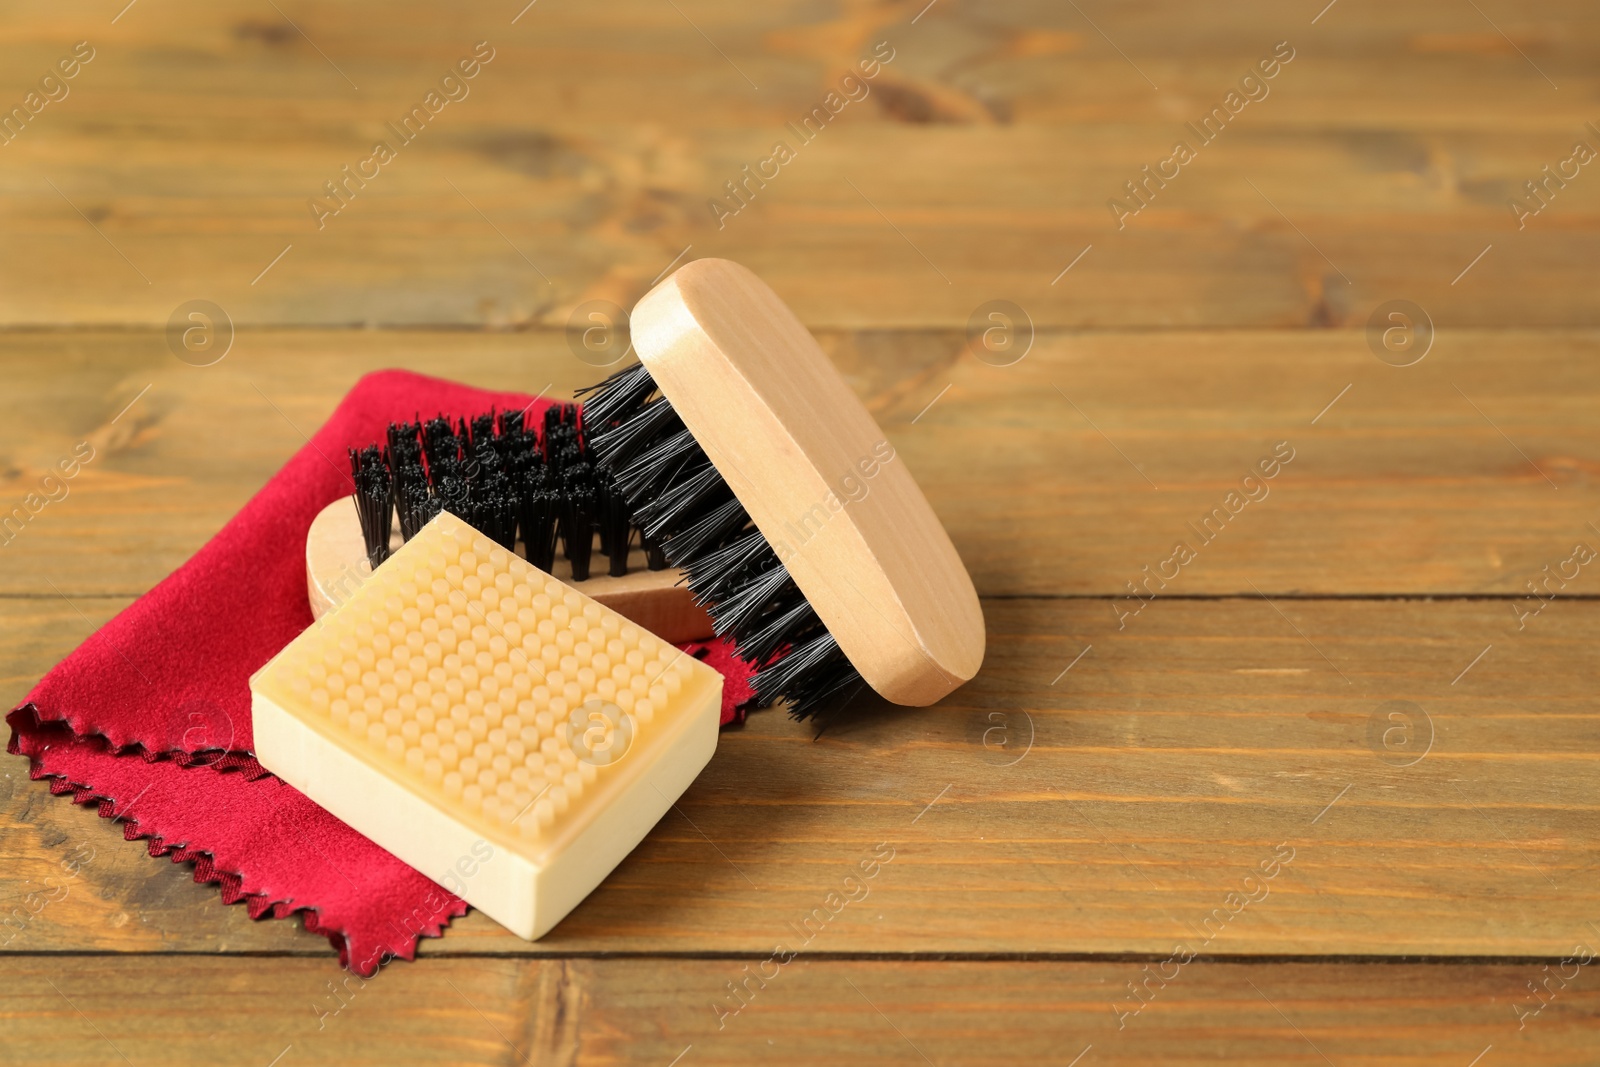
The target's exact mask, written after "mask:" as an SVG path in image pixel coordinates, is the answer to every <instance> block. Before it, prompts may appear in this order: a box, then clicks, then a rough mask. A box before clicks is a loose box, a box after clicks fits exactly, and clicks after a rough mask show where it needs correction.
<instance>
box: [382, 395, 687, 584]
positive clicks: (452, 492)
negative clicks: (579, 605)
mask: <svg viewBox="0 0 1600 1067" xmlns="http://www.w3.org/2000/svg"><path fill="white" fill-rule="evenodd" d="M350 470H351V477H352V480H353V481H354V483H355V486H356V492H355V496H354V499H355V504H356V513H357V516H358V518H359V521H360V524H361V535H362V539H363V541H364V543H365V547H366V552H367V559H368V562H369V564H370V565H371V566H372V567H374V568H376V567H377V566H378V565H379V564H381V563H382V562H383V561H384V560H385V559H387V558H388V556H389V541H390V538H391V536H392V534H393V527H394V516H395V515H396V514H398V516H399V519H400V539H401V541H402V542H405V541H408V540H410V539H411V538H412V537H414V536H415V535H416V533H417V531H419V530H421V529H422V527H423V526H424V525H426V524H427V522H428V520H429V519H432V518H433V517H434V516H435V515H437V514H439V512H440V511H448V512H450V513H451V514H453V515H456V516H458V517H459V518H461V519H463V520H465V521H466V522H468V523H470V524H471V525H472V526H474V527H475V528H477V529H478V530H480V531H482V532H483V533H484V534H486V535H488V536H489V537H490V538H492V539H493V540H495V541H496V542H498V543H499V544H500V545H502V546H504V547H505V548H506V549H508V550H510V551H513V552H514V551H516V550H517V545H518V542H519V541H521V542H522V544H523V552H524V554H525V555H526V557H527V559H528V561H529V562H531V563H532V564H533V565H534V566H536V567H539V568H540V569H542V570H545V571H547V572H548V571H550V570H551V569H552V568H553V567H554V565H555V557H556V553H557V550H558V546H559V551H560V553H561V556H562V558H563V559H566V560H569V561H570V564H571V569H570V574H569V575H568V576H567V577H569V578H570V580H572V581H575V582H582V581H586V580H587V579H588V577H589V572H590V568H591V563H592V556H593V550H594V540H595V537H596V535H597V534H598V536H599V540H600V551H601V553H602V554H603V555H605V556H606V557H607V558H608V560H609V562H608V564H607V567H606V573H607V574H608V575H609V576H611V577H613V578H620V577H623V576H624V575H626V574H627V573H628V556H629V549H630V546H631V542H632V540H633V536H634V531H635V530H636V529H637V528H638V527H637V524H636V523H635V521H634V518H633V514H632V512H631V511H630V510H629V508H628V506H627V503H626V501H625V499H624V498H623V496H622V494H621V493H620V492H619V491H618V490H617V488H616V486H615V483H614V481H613V479H612V478H611V476H610V475H609V474H607V473H605V472H603V471H597V470H596V469H595V466H594V459H593V456H592V455H591V454H590V452H589V447H588V444H587V442H585V441H584V439H583V435H582V432H581V430H580V429H579V425H578V414H577V408H576V407H575V406H574V405H571V404H558V405H555V406H553V407H551V408H549V409H547V410H546V412H545V418H544V434H543V435H542V436H541V435H540V434H539V433H538V432H537V431H535V430H531V429H528V428H526V427H525V426H524V423H523V416H522V413H521V412H501V413H499V414H498V415H497V414H496V413H495V412H487V413H484V414H480V415H475V416H473V417H472V418H470V419H461V420H459V421H458V422H456V423H452V422H451V421H450V420H449V419H447V418H445V417H444V416H443V415H440V416H438V417H437V418H433V419H429V420H427V421H426V422H424V421H422V420H421V419H418V420H417V421H415V422H396V423H391V424H390V425H389V429H388V433H387V435H386V447H383V448H380V447H379V446H377V445H370V446H368V447H367V448H364V449H359V450H357V449H351V450H350ZM641 536H642V535H641ZM641 543H643V544H645V545H646V553H645V565H646V567H647V569H649V570H663V569H665V568H666V567H667V566H668V564H667V561H666V559H665V557H663V556H662V555H661V554H660V553H659V552H654V551H651V550H650V548H649V545H648V543H647V542H643V541H642V542H641Z"/></svg>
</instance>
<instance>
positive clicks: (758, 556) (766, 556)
mask: <svg viewBox="0 0 1600 1067" xmlns="http://www.w3.org/2000/svg"><path fill="white" fill-rule="evenodd" d="M777 564H778V557H777V556H776V555H775V554H774V553H773V551H772V548H771V547H770V546H769V545H768V544H767V539H766V538H765V537H762V536H761V531H760V530H756V529H752V530H749V531H748V532H746V533H743V534H741V535H739V536H738V537H736V538H734V539H733V540H732V541H729V542H728V543H727V544H726V545H724V546H722V547H721V548H718V549H716V550H714V551H711V552H707V553H706V554H705V555H703V556H701V557H700V559H699V560H697V561H696V563H695V569H694V574H692V575H690V576H689V583H688V584H689V591H690V592H691V593H693V594H694V598H695V602H696V603H700V604H704V603H707V602H709V601H712V600H717V599H720V598H722V597H724V596H726V595H727V594H728V593H729V592H730V591H731V590H732V589H733V588H735V587H736V586H737V585H738V584H739V583H740V582H742V581H744V580H746V579H747V578H749V577H750V576H752V575H753V574H756V573H758V572H762V571H765V570H767V569H769V568H770V567H772V566H775V565H777Z"/></svg>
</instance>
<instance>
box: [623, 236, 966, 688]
mask: <svg viewBox="0 0 1600 1067" xmlns="http://www.w3.org/2000/svg"><path fill="white" fill-rule="evenodd" d="M632 335H633V343H634V348H635V349H636V350H637V351H638V353H639V358H640V359H641V360H642V361H643V362H644V364H645V366H646V367H648V368H649V370H650V375H651V377H652V378H654V379H655V382H656V385H657V386H658V387H659V388H660V389H661V392H662V393H663V395H665V396H666V398H667V399H668V400H669V401H670V402H671V403H672V406H673V408H674V409H675V410H676V411H677V412H678V414H679V415H680V416H681V417H682V419H683V422H684V425H686V426H687V427H688V428H689V430H690V432H692V433H693V434H694V436H695V439H696V440H697V441H698V442H699V443H700V446H701V447H702V448H703V449H705V452H706V455H707V456H708V457H709V458H710V459H711V462H712V463H713V464H715V465H716V468H717V470H718V471H719V472H720V473H721V474H722V476H723V478H724V479H725V480H726V481H727V483H728V485H729V486H730V487H731V488H732V489H733V492H734V494H735V495H736V496H737V497H738V498H739V502H740V503H741V504H743V505H744V508H745V510H746V511H747V512H749V514H750V518H751V519H752V520H753V521H754V522H755V524H756V526H757V527H758V528H759V529H760V530H761V533H762V534H763V535H764V536H765V537H766V539H767V541H768V543H770V544H771V545H772V547H773V549H774V550H775V551H776V552H777V554H778V558H779V559H780V560H782V561H783V562H784V564H785V565H786V566H787V567H788V569H789V573H790V575H791V576H793V578H794V580H795V584H797V585H798V586H799V587H800V591H801V593H803V594H804V595H805V597H806V599H807V600H808V601H809V602H810V603H811V606H812V607H813V608H815V609H816V611H817V614H818V616H820V617H821V619H822V622H823V624H824V625H826V626H827V627H828V630H829V632H831V633H832V634H833V636H834V638H835V639H836V640H837V641H838V642H839V647H840V648H841V649H843V651H844V654H845V655H846V656H848V657H849V659H850V662H851V663H852V664H854V665H855V667H856V669H857V670H859V671H860V672H861V675H862V677H863V678H865V679H866V681H867V683H868V684H869V685H871V686H872V688H873V689H875V690H877V692H879V693H880V694H882V695H883V696H884V697H885V698H887V699H889V700H892V701H894V702H896V703H899V704H914V705H924V704H932V703H933V702H934V701H936V700H938V699H939V698H940V697H943V696H944V695H945V694H946V693H948V692H950V691H951V690H952V689H954V688H955V687H956V686H958V685H960V684H961V683H962V682H965V681H967V680H968V679H970V678H971V677H972V676H973V675H974V674H976V673H977V671H978V667H979V665H980V664H981V663H982V662H983V650H984V626H983V612H982V610H981V608H980V607H979V605H978V596H977V593H976V592H975V591H974V590H973V587H972V579H971V578H970V577H968V575H967V571H966V568H965V567H964V566H962V563H961V558H960V557H959V556H958V555H956V550H955V547H954V546H953V545H951V543H950V537H949V535H948V534H946V533H945V531H944V527H943V526H941V525H940V523H939V520H938V518H937V517H936V516H935V515H934V513H933V509H932V508H931V507H929V506H928V501H927V498H926V497H924V496H923V495H922V490H921V489H919V488H917V483H916V482H915V481H914V480H913V479H912V477H911V472H910V471H908V470H907V469H906V466H905V463H904V461H903V460H902V459H901V458H900V457H899V456H897V455H895V454H894V450H893V447H892V446H891V445H890V444H889V443H888V440H887V438H886V437H885V436H884V433H883V431H882V430H881V429H879V428H878V425H877V423H876V422H874V421H873V419H872V416H871V415H869V414H867V410H866V409H865V408H864V407H862V406H861V402H860V401H859V400H857V399H856V396H855V394H854V393H853V392H851V390H850V388H849V386H847V385H846V384H845V383H844V380H843V379H842V378H840V376H839V372H838V371H836V370H835V369H834V367H833V364H832V363H831V362H829V360H828V357H827V356H826V355H825V354H824V353H823V351H822V349H821V348H820V347H819V346H818V345H817V342H816V340H815V339H814V338H813V337H812V336H811V334H810V333H809V332H808V331H807V330H806V328H805V326H803V325H802V324H801V322H800V320H799V319H798V318H796V317H795V315H794V313H793V312H792V311H790V310H789V308H788V307H787V306H786V305H785V304H784V303H783V301H782V300H781V299H779V297H778V295H777V294H776V293H774V292H773V291H772V290H771V289H770V288H768V287H767V285H766V284H765V283H764V282H762V281H761V279H759V278H757V277H756V276H755V275H754V274H752V273H751V272H750V271H749V270H747V269H746V268H744V267H741V266H739V265H738V264H737V263H731V262H729V261H727V260H722V259H701V260H696V261H695V262H692V263H689V264H686V265H685V266H683V267H682V268H680V269H679V270H678V271H677V272H676V273H674V274H673V275H672V276H671V277H669V278H667V279H666V280H665V281H663V282H662V283H661V284H660V285H658V286H656V287H655V288H654V289H652V290H651V291H650V292H649V293H647V294H646V295H645V297H644V299H642V300H641V301H639V304H638V306H637V307H636V308H635V309H634V312H633V316H632Z"/></svg>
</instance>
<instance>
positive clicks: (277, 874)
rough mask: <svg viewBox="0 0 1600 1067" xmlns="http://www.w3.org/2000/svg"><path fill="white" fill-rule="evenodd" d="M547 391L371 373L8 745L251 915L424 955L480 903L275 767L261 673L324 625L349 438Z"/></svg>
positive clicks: (744, 698)
mask: <svg viewBox="0 0 1600 1067" xmlns="http://www.w3.org/2000/svg"><path fill="white" fill-rule="evenodd" d="M530 403H531V404H532V405H533V406H532V407H531V408H530V409H529V412H528V417H529V421H530V423H531V422H534V421H536V420H537V418H538V416H539V413H540V412H541V411H543V409H544V408H545V407H547V406H548V405H549V402H548V401H545V402H535V401H533V399H532V398H531V397H528V396H524V395H522V394H518V393H496V392H489V391H486V390H482V389H475V388H472V387H470V386H465V385H459V384H456V383H453V382H446V381H441V380H439V379H436V378H428V377H424V376H422V375H418V374H411V373H409V372H404V371H383V372H379V373H376V374H371V375H368V376H367V377H365V378H362V379H361V380H360V381H359V382H358V383H356V386H355V387H354V388H353V389H352V390H351V391H350V393H349V394H348V395H347V396H346V397H345V398H344V400H343V401H342V402H341V403H340V404H339V407H338V408H337V410H335V411H334V413H333V415H332V416H331V417H330V418H329V419H328V422H327V423H326V424H325V425H324V426H323V427H322V429H321V430H319V431H318V432H317V434H316V436H315V437H313V438H312V439H311V441H310V442H309V443H308V444H307V445H306V446H305V447H304V448H302V449H300V451H298V452H297V453H295V455H294V457H293V458H292V459H290V461H289V462H288V463H287V464H286V465H285V466H284V468H283V469H282V470H281V471H279V472H278V473H277V474H276V475H274V476H273V478H272V480H271V481H269V482H268V483H267V484H266V486H265V487H264V488H263V489H262V490H261V491H260V492H259V493H257V494H256V495H255V496H254V497H253V498H252V499H251V500H250V502H249V503H248V504H246V505H245V507H244V509H243V510H242V511H240V512H239V514H238V515H236V516H234V518H233V519H232V520H231V521H230V522H229V523H228V524H227V525H226V526H224V527H223V528H222V530H221V531H220V532H219V533H218V534H217V535H216V536H215V537H213V538H212V539H211V540H210V541H209V542H207V543H206V545H205V546H204V547H203V548H201V549H200V551H199V552H197V553H195V555H194V557H193V558H192V559H190V560H189V561H188V562H187V563H185V564H184V565H183V566H182V567H179V568H178V569H177V570H176V571H174V572H173V573H172V574H171V575H169V576H168V577H167V578H165V579H164V580H163V581H162V582H161V583H160V584H158V585H157V586H156V587H155V588H154V589H152V590H151V591H150V592H149V593H147V594H145V595H144V596H142V597H140V598H139V599H138V600H137V601H135V602H134V603H133V604H131V605H129V606H128V607H127V609H125V610H124V611H123V612H122V613H121V614H119V615H118V616H117V617H116V618H114V619H112V620H111V621H110V622H108V623H107V624H106V625H105V626H103V627H101V628H100V630H98V631H97V632H96V633H94V634H93V635H92V636H90V637H89V639H88V640H86V641H85V642H84V643H83V644H82V645H80V646H79V647H78V648H77V649H76V650H75V651H74V652H73V653H72V654H71V655H69V656H68V657H67V658H66V659H65V660H63V661H61V663H59V664H57V665H56V666H55V668H54V669H52V670H51V671H50V673H49V674H47V675H46V676H45V677H44V679H43V680H42V681H40V683H39V684H38V685H37V686H35V687H34V689H33V691H32V692H31V693H29V694H28V697H27V700H26V701H25V702H24V703H23V705H22V706H20V707H19V708H17V709H16V710H15V711H13V712H12V713H11V714H10V715H9V716H8V719H7V721H8V722H9V723H10V724H11V727H12V736H11V742H10V745H9V751H11V752H14V753H20V754H23V755H26V756H28V758H29V760H30V769H31V773H32V775H33V777H34V778H42V777H49V778H51V779H52V782H51V789H52V791H54V792H56V793H66V792H69V791H70V792H72V793H73V794H74V797H75V799H76V800H77V801H78V802H79V803H87V802H88V801H89V800H98V801H99V802H100V814H101V816H102V817H105V818H120V819H123V820H125V821H124V827H123V830H124V835H125V836H126V837H127V839H128V840H130V841H131V840H135V839H137V838H140V837H146V838H149V839H150V845H149V850H150V854H151V855H152V856H162V855H171V856H172V859H173V860H174V862H177V861H180V860H194V861H195V864H196V866H195V875H194V877H195V881H197V882H206V881H213V882H218V883H219V884H220V886H221V891H222V897H223V901H224V902H225V903H234V902H236V901H239V900H244V901H246V902H247V906H248V908H249V912H250V915H251V917H252V918H256V917H260V916H261V915H264V914H267V913H269V912H270V913H271V914H272V915H273V916H274V917H277V918H284V917H287V916H288V915H291V914H293V913H294V912H297V911H302V912H304V913H305V914H304V921H305V925H306V928H307V929H309V930H312V931H315V932H319V933H324V934H326V935H327V936H328V939H329V940H330V941H331V942H333V944H334V947H335V948H337V949H338V951H339V957H340V959H341V960H342V961H344V962H345V963H346V964H347V965H348V966H350V967H351V968H352V969H353V970H356V971H358V972H359V973H361V974H364V975H365V974H371V973H372V972H373V971H374V970H376V969H377V967H378V966H379V964H380V963H381V962H382V960H383V957H385V956H386V955H387V956H394V957H399V958H402V959H411V958H413V956H414V954H415V951H416V942H417V938H418V937H421V936H427V937H438V936H439V935H440V934H441V933H442V931H443V928H444V926H445V925H447V924H448V923H449V921H450V920H451V919H452V918H453V917H455V916H457V915H461V914H463V913H465V911H466V907H467V906H466V904H465V902H463V901H462V900H460V899H459V898H457V897H455V896H454V895H452V894H450V893H448V892H446V891H445V890H443V889H441V888H440V887H439V886H437V885H435V884H434V883H433V882H432V881H430V880H429V879H427V878H426V877H424V876H423V875H421V874H419V873H418V872H417V871H415V870H413V869H412V868H410V867H408V866H406V865H405V864H403V863H401V862H400V861H399V860H398V859H396V858H395V857H393V856H391V855H390V854H389V853H387V852H385V851H384V850H383V849H380V848H379V847H378V846H377V845H375V844H373V843H372V842H371V841H368V840H367V839H366V838H364V837H362V836H361V835H360V834H358V833H356V832H355V831H354V830H352V829H350V827H348V826H346V825H345V824H344V823H342V822H340V821H339V820H338V819H336V818H334V817H333V816H332V815H330V814H328V813H327V812H326V811H324V810H322V809H321V808H320V807H318V806H317V805H316V804H314V803H312V802H311V801H310V800H308V799H307V798H306V797H305V796H303V795H302V794H300V793H299V792H297V791H296V790H294V789H292V788H290V787H289V786H287V785H285V784H284V783H283V782H281V781H279V780H278V779H277V778H276V777H274V776H272V775H271V774H269V773H267V772H266V771H265V770H263V769H262V768H261V766H260V765H259V764H258V763H256V761H255V759H254V758H253V757H251V756H250V755H249V753H250V751H251V748H252V745H251V730H250V690H249V678H250V675H251V674H252V673H254V672H255V671H256V670H257V669H258V668H260V667H261V666H262V664H264V663H266V662H267V660H269V659H271V658H272V656H274V655H275V654H276V653H277V652H278V650H279V649H281V648H283V646H284V645H286V644H288V643H289V641H290V640H292V639H293V638H294V637H295V636H297V635H298V634H299V633H300V632H301V631H302V630H304V629H305V628H306V627H307V626H309V625H310V624H311V609H310V606H309V604H308V603H307V599H306V579H305V537H306V530H307V529H308V528H309V527H310V525H311V520H312V519H313V518H314V517H315V516H316V515H317V513H318V512H319V511H321V510H322V509H323V508H324V507H325V506H327V505H328V504H329V503H331V502H332V501H334V500H336V499H338V498H339V497H342V496H346V495H348V494H349V493H350V492H351V485H350V479H349V475H348V469H349V464H348V460H347V459H346V452H345V450H346V449H347V448H349V447H354V446H362V445H366V444H371V443H374V442H378V441H381V440H382V439H383V435H384V431H385V429H386V428H387V426H388V424H389V423H390V422H392V421H397V420H403V419H411V418H415V417H417V416H418V415H419V414H420V415H421V416H422V417H424V418H426V417H430V416H432V415H435V414H438V413H441V412H442V413H444V414H445V415H448V416H451V417H452V418H459V417H462V416H469V417H470V416H471V415H474V414H478V413H481V412H484V411H488V410H489V409H490V408H498V409H501V410H506V409H510V410H520V409H522V408H523V407H525V406H527V405H529V404H530ZM686 647H689V648H691V649H692V650H693V651H695V652H696V653H697V654H699V655H701V656H702V658H704V659H705V660H706V662H708V663H710V664H711V665H712V666H714V667H716V668H717V669H718V670H719V671H721V672H722V673H723V675H724V677H725V678H726V685H725V687H724V693H723V708H722V721H723V722H724V723H728V722H730V721H733V720H734V719H735V718H742V714H741V712H740V711H739V708H740V706H741V705H743V704H745V703H747V702H748V700H749V699H750V697H751V695H752V694H751V690H750V687H749V679H750V672H749V669H748V667H747V666H746V665H745V664H744V662H743V661H742V660H740V659H739V657H738V656H737V655H735V654H734V653H733V652H732V650H731V648H730V647H729V646H727V645H726V644H723V643H720V642H714V643H712V644H711V645H709V646H686Z"/></svg>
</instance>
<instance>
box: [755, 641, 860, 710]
mask: <svg viewBox="0 0 1600 1067" xmlns="http://www.w3.org/2000/svg"><path fill="white" fill-rule="evenodd" d="M860 680H861V674H860V672H858V671H857V670H856V669H855V667H853V666H851V664H850V661H849V660H848V659H846V658H845V655H844V653H843V652H842V651H840V649H839V642H837V641H835V640H834V638H833V635H832V634H830V633H828V632H826V631H824V632H823V633H821V634H819V635H817V636H816V637H813V638H812V639H811V640H809V641H807V642H805V643H804V644H800V645H796V646H794V647H793V648H791V649H789V651H788V653H787V654H785V655H784V656H783V657H782V658H781V659H779V660H777V661H776V662H774V663H772V664H770V665H769V666H766V667H763V668H761V669H760V670H759V671H757V672H756V676H755V679H754V680H753V681H752V682H751V687H752V688H753V689H755V691H756V699H757V700H760V701H762V702H763V703H769V704H770V703H771V702H772V701H774V700H777V699H778V698H779V697H780V696H781V697H784V698H786V699H787V700H788V701H789V703H790V706H791V707H792V709H793V712H794V716H795V717H796V718H799V719H803V718H805V717H807V716H808V715H813V714H815V713H816V712H817V711H818V710H819V709H820V708H821V707H822V705H823V704H825V703H826V702H827V700H828V698H829V697H831V696H833V695H834V694H835V693H838V692H840V691H841V690H843V689H844V688H845V687H847V686H850V685H852V684H854V683H856V682H858V681H860Z"/></svg>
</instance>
